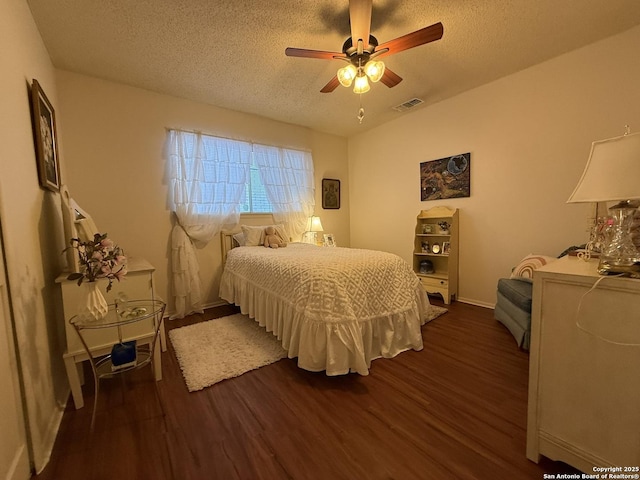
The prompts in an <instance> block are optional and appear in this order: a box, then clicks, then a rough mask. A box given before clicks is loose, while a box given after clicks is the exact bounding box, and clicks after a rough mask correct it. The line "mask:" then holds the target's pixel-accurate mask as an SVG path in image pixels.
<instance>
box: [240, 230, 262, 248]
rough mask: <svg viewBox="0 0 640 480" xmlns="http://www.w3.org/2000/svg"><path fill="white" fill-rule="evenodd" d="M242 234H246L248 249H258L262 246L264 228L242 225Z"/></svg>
mask: <svg viewBox="0 0 640 480" xmlns="http://www.w3.org/2000/svg"><path fill="white" fill-rule="evenodd" d="M241 228H242V233H243V234H244V244H245V246H247V247H256V246H258V245H262V241H261V240H262V235H263V234H264V227H262V226H260V227H254V226H252V225H242V227H241Z"/></svg>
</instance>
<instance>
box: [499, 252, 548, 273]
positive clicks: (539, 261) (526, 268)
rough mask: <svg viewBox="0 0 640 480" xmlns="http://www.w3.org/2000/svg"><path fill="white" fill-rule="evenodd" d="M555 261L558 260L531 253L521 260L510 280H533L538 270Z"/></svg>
mask: <svg viewBox="0 0 640 480" xmlns="http://www.w3.org/2000/svg"><path fill="white" fill-rule="evenodd" d="M554 260H556V258H554V257H547V256H545V255H534V254H532V253H530V254H529V255H527V256H526V257H524V258H523V259H522V260H520V263H518V265H516V266H515V267H514V268H513V270H512V271H511V277H510V278H533V271H534V270H537V269H538V268H540V267H542V266H544V265H546V264H547V263H551V262H553V261H554Z"/></svg>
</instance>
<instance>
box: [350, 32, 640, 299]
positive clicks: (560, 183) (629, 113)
mask: <svg viewBox="0 0 640 480" xmlns="http://www.w3.org/2000/svg"><path fill="white" fill-rule="evenodd" d="M639 44H640V27H636V28H634V29H632V30H629V31H627V32H625V33H623V34H620V35H617V36H614V37H611V38H609V39H606V40H604V41H601V42H598V43H595V44H593V45H590V46H587V47H585V48H582V49H579V50H577V51H574V52H572V53H569V54H566V55H563V56H561V57H557V58H555V59H553V60H551V61H548V62H545V63H543V64H540V65H537V66H535V67H532V68H529V69H527V70H524V71H521V72H519V73H516V74H514V75H510V76H508V77H505V78H503V79H501V80H498V81H496V82H493V83H491V84H488V85H485V86H483V87H480V88H477V89H475V90H473V91H469V92H467V93H464V94H461V95H458V96H456V97H455V98H452V99H450V100H446V101H443V102H440V103H438V104H436V105H433V106H429V107H427V108H422V109H419V110H417V111H415V112H411V113H410V114H407V115H405V116H403V117H401V118H400V119H398V120H397V121H394V122H391V123H388V124H386V125H384V127H380V128H378V129H375V130H372V131H369V132H366V133H363V134H360V135H358V136H356V137H353V138H350V139H349V169H350V171H349V175H350V194H351V204H350V206H351V246H352V247H361V248H374V249H380V250H386V251H390V252H393V253H396V254H398V255H400V256H401V257H403V258H404V259H406V260H407V261H409V262H410V261H411V252H412V248H413V238H412V235H413V232H414V227H415V218H416V216H417V215H418V213H419V211H420V210H422V209H428V208H431V207H433V206H436V205H448V206H451V207H456V208H459V209H460V269H459V272H460V284H459V299H461V300H465V301H468V302H470V303H476V304H480V305H486V306H493V305H494V304H495V288H496V283H497V280H498V278H500V277H502V276H508V275H509V273H510V269H511V268H512V267H513V266H514V265H515V264H516V263H517V262H518V261H519V260H520V259H521V258H522V257H524V256H525V255H527V254H529V253H539V254H547V255H552V256H556V255H558V254H559V253H561V252H562V251H563V250H564V249H565V248H566V247H568V246H570V245H576V244H581V243H585V242H586V241H587V240H588V233H587V232H586V221H587V217H588V214H589V212H590V206H589V205H587V204H566V203H565V202H566V200H567V198H569V195H570V194H571V192H572V191H573V189H574V188H575V186H576V184H577V182H578V180H579V178H580V175H581V174H582V171H583V169H584V167H585V165H586V161H587V158H588V156H589V151H590V148H591V142H593V141H595V140H601V139H605V138H610V137H615V136H618V135H622V134H623V133H624V125H625V124H629V125H631V127H632V129H633V131H638V130H640V108H639V106H640V84H639V80H640V62H638V61H637V45H639ZM465 152H471V196H470V197H468V198H462V199H448V200H438V201H429V202H422V201H421V200H420V192H419V188H420V183H419V181H420V176H419V167H420V162H425V161H428V160H435V159H439V158H443V157H447V156H451V155H454V154H458V153H465ZM621 174H624V173H623V172H621ZM390 179H393V180H390ZM371 225H376V231H375V235H372V234H371Z"/></svg>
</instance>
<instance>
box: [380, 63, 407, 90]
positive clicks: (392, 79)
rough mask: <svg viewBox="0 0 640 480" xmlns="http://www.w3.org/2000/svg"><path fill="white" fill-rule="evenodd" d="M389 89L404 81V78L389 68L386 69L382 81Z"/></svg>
mask: <svg viewBox="0 0 640 480" xmlns="http://www.w3.org/2000/svg"><path fill="white" fill-rule="evenodd" d="M380 81H381V82H382V83H384V84H385V85H386V86H387V87H389V88H393V87H395V86H396V85H397V84H399V83H400V82H401V81H402V77H401V76H400V75H398V74H397V73H395V72H392V71H391V70H389V67H385V69H384V73H383V74H382V78H381V79H380Z"/></svg>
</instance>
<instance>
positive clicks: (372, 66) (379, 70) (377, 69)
mask: <svg viewBox="0 0 640 480" xmlns="http://www.w3.org/2000/svg"><path fill="white" fill-rule="evenodd" d="M364 73H366V74H367V76H368V77H369V80H371V81H372V82H374V83H375V82H377V81H379V80H380V79H381V78H382V75H383V74H384V63H382V62H380V61H375V60H369V61H368V62H367V64H366V65H365V66H364Z"/></svg>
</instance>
